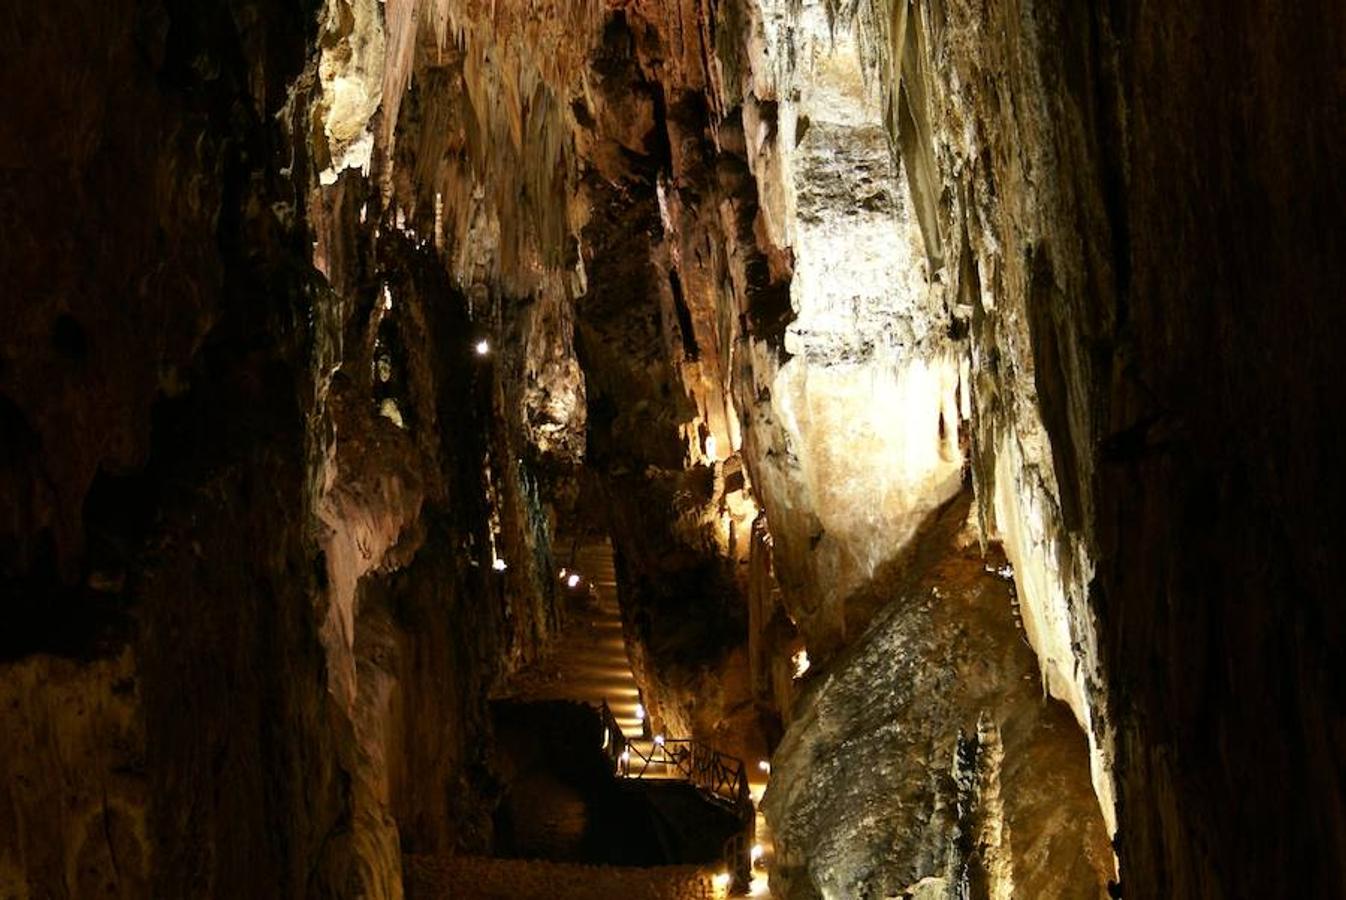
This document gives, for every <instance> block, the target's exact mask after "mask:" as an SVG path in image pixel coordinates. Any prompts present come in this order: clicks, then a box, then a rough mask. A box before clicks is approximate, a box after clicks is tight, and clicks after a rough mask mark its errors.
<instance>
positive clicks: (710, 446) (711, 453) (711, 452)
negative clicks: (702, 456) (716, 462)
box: [706, 434, 717, 459]
mask: <svg viewBox="0 0 1346 900" xmlns="http://www.w3.org/2000/svg"><path fill="white" fill-rule="evenodd" d="M706 456H708V457H710V458H711V459H716V458H717V457H716V456H715V435H713V434H711V435H707V436H706Z"/></svg>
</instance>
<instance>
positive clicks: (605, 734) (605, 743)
mask: <svg viewBox="0 0 1346 900" xmlns="http://www.w3.org/2000/svg"><path fill="white" fill-rule="evenodd" d="M610 743H612V735H611V734H609V733H608V730H607V729H606V728H604V729H603V746H602V747H601V748H600V749H602V750H606V749H608V744H610Z"/></svg>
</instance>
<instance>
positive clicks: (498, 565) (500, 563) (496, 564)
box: [491, 556, 509, 572]
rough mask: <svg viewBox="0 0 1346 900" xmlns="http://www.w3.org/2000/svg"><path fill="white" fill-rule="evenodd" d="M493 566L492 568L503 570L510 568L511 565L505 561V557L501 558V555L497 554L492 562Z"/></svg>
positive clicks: (498, 570)
mask: <svg viewBox="0 0 1346 900" xmlns="http://www.w3.org/2000/svg"><path fill="white" fill-rule="evenodd" d="M491 568H492V569H495V570H496V571H497V572H503V571H505V570H506V569H508V568H509V566H507V565H506V564H505V561H504V560H503V559H501V558H500V557H498V556H497V557H496V558H495V559H494V560H493V561H492V562H491Z"/></svg>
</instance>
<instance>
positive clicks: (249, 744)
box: [0, 2, 583, 898]
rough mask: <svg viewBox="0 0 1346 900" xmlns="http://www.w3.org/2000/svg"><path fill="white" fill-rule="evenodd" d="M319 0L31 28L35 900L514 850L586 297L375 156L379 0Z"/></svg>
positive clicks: (283, 879)
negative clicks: (551, 307)
mask: <svg viewBox="0 0 1346 900" xmlns="http://www.w3.org/2000/svg"><path fill="white" fill-rule="evenodd" d="M317 13H318V10H316V9H311V8H306V9H299V8H296V9H284V10H282V9H272V8H266V9H263V8H261V7H258V6H255V5H253V4H249V3H242V2H240V3H227V2H221V3H207V4H178V3H157V2H144V3H129V2H128V3H113V4H110V5H106V6H104V7H100V8H99V9H98V10H95V11H90V10H87V9H82V8H75V6H73V5H71V4H65V3H57V4H44V5H41V6H40V7H34V8H32V9H25V10H21V11H16V13H15V16H14V20H15V21H14V23H13V27H12V28H7V29H6V30H5V33H4V37H3V39H4V41H5V50H6V54H5V56H6V60H5V63H4V66H5V71H4V77H3V78H2V79H0V83H3V85H4V90H5V101H6V106H7V108H8V109H12V110H14V111H15V112H16V114H17V117H18V119H19V120H21V121H22V125H23V127H22V128H21V129H18V130H13V131H11V130H8V129H7V130H6V136H5V138H4V139H3V149H2V150H0V152H2V153H3V157H4V160H5V166H4V168H5V172H6V173H7V174H6V175H5V176H4V178H3V186H2V187H0V190H3V197H4V208H5V212H4V213H3V216H4V226H3V229H4V235H5V243H6V245H7V246H9V247H11V248H12V250H11V251H7V252H5V253H4V254H3V262H2V265H3V271H4V274H5V277H6V282H7V284H8V285H9V287H10V290H9V291H8V292H7V295H6V296H7V298H9V299H8V302H6V304H5V319H6V321H7V322H8V323H9V327H8V328H7V329H6V330H5V332H4V335H3V338H0V410H3V417H4V427H3V429H0V443H2V445H3V452H0V484H3V485H4V500H5V517H4V520H3V521H4V525H3V530H2V531H0V546H2V547H3V551H2V553H3V557H2V559H0V565H2V566H3V568H2V569H0V579H2V582H0V583H2V586H3V603H4V607H5V611H6V613H7V615H8V617H9V625H8V626H7V627H6V629H5V631H4V639H3V641H4V649H3V662H0V689H2V690H3V696H4V697H5V698H6V700H5V703H6V711H7V712H6V716H7V718H6V721H7V723H8V726H7V727H6V729H5V730H4V737H3V741H4V748H5V751H6V752H5V761H4V763H3V764H0V776H3V777H0V783H3V784H4V787H3V789H0V790H3V801H2V802H0V805H3V808H4V813H3V814H2V815H3V817H4V820H5V822H6V823H7V824H6V827H4V828H3V830H2V831H0V892H3V893H4V895H5V896H7V897H8V896H14V897H29V896H32V897H85V896H91V895H94V894H98V895H104V896H122V897H128V898H129V897H142V896H163V897H187V896H293V897H298V896H356V895H359V896H367V897H400V896H402V885H401V878H402V875H401V853H402V851H403V849H404V848H410V849H413V850H422V851H426V852H444V851H445V850H449V849H454V848H459V847H466V848H469V849H476V850H478V851H481V850H483V849H485V848H487V847H489V844H490V840H491V834H490V827H489V812H490V804H491V802H492V801H491V798H490V791H491V786H490V783H489V778H488V776H487V774H486V770H485V759H484V757H485V754H486V753H487V752H488V748H489V727H488V722H487V719H486V716H485V706H484V704H485V697H486V694H487V692H488V690H489V688H490V686H491V685H492V684H493V683H494V681H495V679H496V678H498V677H499V676H500V675H501V674H503V673H505V672H507V671H509V670H510V669H511V668H512V667H514V666H517V665H518V664H520V663H521V662H523V661H525V660H528V659H530V658H532V657H534V656H535V655H536V653H537V652H538V649H539V648H540V647H541V646H542V644H543V643H544V642H545V641H546V639H547V637H548V636H549V634H551V633H552V632H553V631H554V630H555V628H556V626H557V624H558V622H557V615H558V613H557V610H556V609H555V608H554V606H553V604H552V598H553V587H552V581H553V579H552V574H551V573H552V565H551V561H550V558H549V543H548V529H549V527H550V526H549V522H548V515H547V510H546V505H545V502H544V498H543V497H542V493H541V488H542V485H541V479H542V477H543V476H542V475H541V472H542V471H543V470H544V469H545V466H543V465H542V463H541V462H540V459H541V457H542V456H543V455H544V454H547V453H559V454H561V455H564V454H565V453H571V452H573V450H571V449H567V446H571V445H573V438H568V437H566V436H565V435H563V434H560V433H559V432H561V431H564V430H565V429H566V428H568V427H569V424H570V418H571V417H573V416H574V415H575V414H576V409H577V407H578V406H579V405H580V404H578V403H577V402H576V399H575V397H576V395H575V393H574V391H575V385H574V384H573V383H569V384H564V385H563V387H564V391H548V390H547V387H546V385H547V383H548V382H550V383H552V384H556V383H557V382H573V378H571V376H570V375H568V374H567V372H566V366H567V362H566V360H565V358H564V354H561V356H560V358H559V359H558V351H557V349H556V348H557V347H558V346H563V345H564V342H565V341H566V340H567V338H566V330H565V329H566V328H567V325H566V320H565V319H564V317H563V316H560V315H556V314H552V315H550V316H548V315H547V314H538V313H537V311H536V310H532V311H527V310H525V311H518V312H516V308H517V307H520V306H525V305H526V304H524V303H521V302H520V301H519V300H515V299H510V298H512V297H514V296H516V295H506V294H505V293H504V291H503V290H502V289H500V287H499V285H500V282H501V279H500V278H498V277H496V278H491V279H487V280H484V281H483V282H482V283H481V284H480V285H478V286H476V290H475V293H473V292H471V291H469V290H468V288H469V287H472V285H468V284H464V282H463V281H462V280H455V279H454V278H452V277H451V271H452V270H451V268H450V267H449V266H448V265H446V264H445V262H444V261H443V258H442V257H441V256H440V249H439V247H437V246H436V245H434V244H432V243H431V242H429V241H426V240H422V239H420V238H418V237H416V236H415V234H414V226H412V227H408V226H407V225H406V223H405V217H404V216H402V215H399V212H398V209H401V208H405V201H402V202H403V204H404V206H403V207H399V208H398V209H395V208H394V206H395V204H394V203H393V202H392V201H391V200H385V198H384V195H383V194H382V193H380V191H381V189H382V185H381V184H380V183H378V182H374V181H367V180H366V179H365V178H364V177H363V175H361V174H360V172H359V170H358V169H356V170H354V171H352V170H350V168H349V165H350V164H351V163H352V162H354V161H358V160H359V159H365V158H368V159H369V160H370V161H371V162H370V164H371V166H372V165H375V164H376V163H377V162H378V161H379V160H380V159H383V160H387V159H388V156H387V154H384V155H383V156H381V157H380V156H377V155H375V154H374V153H373V151H372V145H371V149H370V150H369V151H368V152H366V151H365V150H363V149H361V147H360V146H359V145H360V142H361V140H363V139H362V138H361V133H362V132H361V129H362V128H363V127H364V126H363V124H361V123H359V121H358V120H359V117H360V116H361V115H364V114H365V113H367V112H369V111H370V110H373V109H376V108H382V107H381V105H380V103H379V102H378V100H377V99H374V100H372V101H371V100H370V99H369V97H367V96H366V97H363V98H362V97H361V96H358V95H359V94H361V92H364V93H368V91H370V90H372V88H371V87H370V85H372V84H374V83H375V82H379V81H381V79H382V77H383V66H384V56H385V55H386V53H387V41H386V40H384V39H383V37H381V36H379V35H376V34H374V33H373V31H371V29H374V30H381V29H382V28H383V25H384V14H385V13H384V10H383V9H382V5H378V6H376V5H373V4H370V5H367V6H361V7H359V8H353V7H350V6H348V5H346V4H334V5H332V6H331V7H330V8H324V10H323V14H322V15H321V16H319V15H318V14H317ZM333 31H336V32H343V31H347V32H348V34H349V35H351V36H352V42H353V44H352V45H351V46H342V45H341V44H340V41H338V40H335V39H333V38H332V32H333ZM341 66H349V67H353V68H352V70H351V71H345V70H341ZM371 67H374V68H377V69H378V72H377V73H375V72H372V71H371ZM343 71H345V74H342V72H343ZM431 80H432V79H427V82H430V81H431ZM25 85H26V86H25ZM399 91H400V88H399ZM405 109H406V110H407V116H408V118H409V120H410V121H413V122H415V121H419V120H417V119H416V118H415V116H416V113H417V110H416V107H415V106H414V105H410V106H407V107H405ZM329 112H330V113H331V115H332V118H331V120H330V121H325V118H326V117H327V115H328V113H329ZM393 117H394V119H395V118H396V114H395V113H394V114H393ZM314 122H317V123H319V125H320V126H321V128H322V129H323V131H324V134H325V135H327V137H325V138H324V141H325V143H323V144H322V146H319V145H318V144H317V143H316V142H315V143H313V144H310V143H309V142H308V134H309V132H308V126H309V125H310V124H312V123H314ZM329 126H330V128H329ZM408 132H409V134H410V133H412V132H414V129H413V128H410V127H409V128H408ZM408 141H409V142H410V138H408ZM431 149H432V150H434V149H435V148H431ZM408 158H409V160H410V161H409V162H408V163H407V165H411V164H413V163H414V162H415V159H416V157H415V156H414V155H411V156H409V157H408ZM333 160H335V162H334V161H333ZM371 171H372V170H371ZM389 181H390V183H396V178H390V179H389ZM462 243H463V244H466V243H467V242H466V241H464V242H462ZM454 248H455V250H458V249H461V248H460V246H459V244H455V245H454ZM488 284H489V287H488ZM510 304H516V306H511V305H510ZM512 333H517V334H521V335H527V336H530V337H531V338H532V339H533V340H534V341H535V344H534V345H533V346H537V347H538V348H539V349H538V350H537V352H536V353H530V351H529V350H528V349H527V347H528V346H529V345H524V346H521V347H518V348H515V349H514V350H513V351H512V352H511V351H507V352H499V350H500V348H499V346H498V343H499V337H500V336H507V335H510V334H512ZM482 337H489V338H490V339H491V341H492V343H493V344H497V352H496V353H495V354H494V355H487V356H485V357H478V356H477V355H476V354H475V353H474V351H473V345H474V342H475V341H476V340H478V339H480V338H482ZM543 347H546V348H548V349H547V350H545V351H544V350H542V349H541V348H543ZM571 365H572V366H573V364H571ZM530 379H531V381H530ZM539 384H540V385H541V386H540V387H539ZM530 391H532V393H531V394H530V393H529V392H530ZM529 396H531V397H532V398H533V406H534V407H535V408H536V409H537V410H538V412H537V414H536V415H533V416H532V418H528V417H527V415H526V414H525V413H526V410H527V409H528V408H529V407H528V406H527V404H526V403H525V400H524V398H525V397H529ZM578 396H579V397H581V398H582V396H583V395H582V392H581V393H580V394H579V395H578ZM553 400H554V401H555V402H553ZM506 410H508V414H506ZM580 414H581V416H582V410H581V412H580ZM580 421H582V418H581V420H580ZM558 423H559V425H560V426H561V427H560V428H558V427H556V426H557V425H558ZM549 434H550V435H551V436H552V440H553V444H554V446H553V445H545V441H544V439H543V438H544V437H545V436H546V435H549ZM567 441H570V442H571V444H570V445H567ZM497 559H498V560H501V561H503V562H504V568H503V570H501V569H498V568H497V567H495V561H496V560H497Z"/></svg>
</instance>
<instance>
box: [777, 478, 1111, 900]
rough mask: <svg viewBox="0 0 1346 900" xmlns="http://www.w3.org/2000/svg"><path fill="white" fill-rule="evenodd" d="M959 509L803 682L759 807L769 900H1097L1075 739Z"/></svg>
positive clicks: (1097, 834)
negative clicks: (767, 845)
mask: <svg viewBox="0 0 1346 900" xmlns="http://www.w3.org/2000/svg"><path fill="white" fill-rule="evenodd" d="M967 499H968V496H967V495H965V497H964V498H963V500H962V501H961V502H955V503H954V504H952V506H951V507H950V508H947V509H945V510H943V511H942V512H941V515H940V517H939V520H938V521H937V522H936V524H935V526H934V527H933V528H932V529H931V530H930V531H929V532H927V533H926V534H925V535H923V537H922V538H921V539H920V543H921V544H926V545H928V546H922V547H920V548H918V549H919V552H918V554H917V556H916V558H915V561H914V562H913V563H912V564H910V565H906V566H902V567H890V568H889V570H888V571H886V572H884V573H882V575H881V576H880V577H879V578H877V579H875V580H874V581H873V582H872V583H871V584H870V585H869V587H868V590H871V591H874V592H876V593H879V594H881V595H882V600H883V601H884V602H883V605H882V607H881V609H882V611H881V612H880V613H879V614H878V615H877V616H876V618H875V619H874V622H873V624H872V625H871V626H870V628H869V629H868V630H867V631H866V633H865V634H864V636H863V637H861V638H860V639H859V640H857V641H856V642H854V644H852V645H851V647H849V648H848V649H847V650H846V651H845V652H844V653H842V654H841V655H839V656H838V657H837V658H836V659H835V660H834V661H833V662H832V664H831V665H830V666H829V667H828V668H827V669H826V670H825V671H821V672H816V671H815V672H813V673H810V674H809V675H808V676H807V677H806V682H805V683H806V687H805V688H804V690H803V693H802V696H801V698H800V700H799V702H798V703H797V704H796V707H795V711H794V719H793V721H792V723H791V725H790V728H789V730H788V731H787V733H786V736H785V739H784V740H783V741H782V742H781V744H780V746H779V747H778V748H777V750H776V752H775V754H774V756H773V758H772V772H771V785H770V787H769V789H768V791H767V795H766V799H765V801H764V805H765V808H766V811H767V815H768V817H769V818H770V821H771V824H772V829H773V835H774V841H775V852H776V865H775V869H774V871H773V876H772V887H773V890H774V891H775V892H776V894H777V895H778V896H781V897H786V898H814V897H892V896H907V897H958V896H973V897H1011V896H1013V897H1105V896H1107V895H1108V894H1107V884H1108V882H1109V881H1110V880H1111V878H1112V852H1111V848H1110V847H1109V844H1108V836H1107V832H1106V830H1105V828H1104V824H1103V817H1102V815H1101V814H1100V811H1099V808H1098V805H1097V803H1096V801H1095V799H1094V796H1093V792H1092V790H1091V788H1090V783H1089V767H1088V756H1087V754H1086V753H1085V738H1084V735H1083V734H1081V733H1080V731H1079V729H1078V728H1077V727H1076V726H1075V724H1074V722H1073V721H1072V719H1071V716H1070V713H1069V712H1068V711H1067V710H1066V709H1065V708H1064V706H1062V705H1061V704H1059V703H1057V702H1056V701H1053V700H1050V699H1046V698H1044V697H1043V696H1042V692H1041V690H1040V688H1039V687H1038V683H1037V677H1036V667H1037V666H1036V660H1035V659H1034V657H1033V653H1032V651H1031V650H1030V648H1029V647H1028V646H1027V644H1026V642H1024V641H1022V640H1021V638H1020V633H1019V627H1018V625H1017V623H1016V622H1015V619H1014V617H1013V616H1012V615H1011V606H1012V605H1013V604H1014V595H1013V588H1012V587H1011V586H1010V584H1009V583H1008V579H1007V577H1006V576H1002V575H1001V574H1000V573H999V571H998V570H997V569H996V568H995V567H994V564H995V562H996V561H995V560H994V559H992V561H991V563H992V564H991V565H988V562H987V560H986V559H985V558H984V557H983V555H982V553H981V551H980V549H979V548H978V546H977V542H976V538H975V535H973V534H972V533H970V532H968V531H966V530H962V531H959V525H960V524H962V523H964V522H965V521H966V512H967V507H968V503H967Z"/></svg>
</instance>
